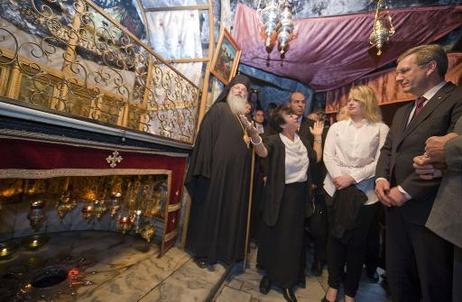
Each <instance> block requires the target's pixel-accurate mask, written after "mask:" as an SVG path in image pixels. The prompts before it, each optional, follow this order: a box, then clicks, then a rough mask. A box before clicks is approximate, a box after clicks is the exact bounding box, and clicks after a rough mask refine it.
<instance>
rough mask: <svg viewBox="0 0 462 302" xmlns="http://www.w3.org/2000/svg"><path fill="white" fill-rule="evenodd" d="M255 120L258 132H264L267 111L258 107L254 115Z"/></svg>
mask: <svg viewBox="0 0 462 302" xmlns="http://www.w3.org/2000/svg"><path fill="white" fill-rule="evenodd" d="M253 121H254V123H255V128H257V131H258V134H263V133H264V132H265V127H264V125H263V124H264V123H265V112H264V111H263V110H262V109H257V110H256V111H255V114H254V115H253Z"/></svg>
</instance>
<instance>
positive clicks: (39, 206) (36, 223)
mask: <svg viewBox="0 0 462 302" xmlns="http://www.w3.org/2000/svg"><path fill="white" fill-rule="evenodd" d="M44 207H45V202H44V201H42V200H35V201H32V202H31V205H30V212H29V214H28V215H27V219H29V222H30V226H31V227H32V229H33V230H34V231H35V232H38V231H39V230H40V228H41V227H42V226H43V223H44V222H45V221H46V215H45V210H44Z"/></svg>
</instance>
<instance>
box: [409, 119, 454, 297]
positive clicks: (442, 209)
mask: <svg viewBox="0 0 462 302" xmlns="http://www.w3.org/2000/svg"><path fill="white" fill-rule="evenodd" d="M414 167H415V168H416V173H417V174H419V175H420V177H421V178H422V179H425V180H432V179H434V178H438V177H443V178H442V179H441V185H440V188H439V190H438V195H436V198H435V203H434V204H433V208H432V210H431V212H430V216H429V217H428V220H427V223H426V224H425V226H426V227H427V228H429V229H430V230H432V231H433V232H434V233H436V234H437V235H438V236H440V237H442V238H444V239H445V240H447V241H449V242H450V243H452V244H453V245H454V270H453V277H452V278H453V282H452V284H453V285H452V301H453V302H460V301H462V288H461V287H460V284H462V232H461V230H462V219H461V217H462V202H461V199H460V196H462V118H459V120H458V121H457V123H456V126H455V127H454V132H451V133H449V134H446V135H445V136H433V137H430V138H429V139H428V140H427V143H426V146H425V154H424V155H421V156H417V157H414ZM443 170H444V173H443Z"/></svg>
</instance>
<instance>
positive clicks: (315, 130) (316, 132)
mask: <svg viewBox="0 0 462 302" xmlns="http://www.w3.org/2000/svg"><path fill="white" fill-rule="evenodd" d="M323 130H324V122H320V121H318V122H314V125H313V127H310V132H311V134H312V135H313V136H314V137H321V135H322V131H323Z"/></svg>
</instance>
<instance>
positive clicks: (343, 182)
mask: <svg viewBox="0 0 462 302" xmlns="http://www.w3.org/2000/svg"><path fill="white" fill-rule="evenodd" d="M354 182H355V180H354V179H353V177H351V176H350V175H342V176H338V177H335V178H334V185H335V188H336V189H337V190H341V189H345V188H347V187H349V186H351V185H352V184H353V183H354Z"/></svg>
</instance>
